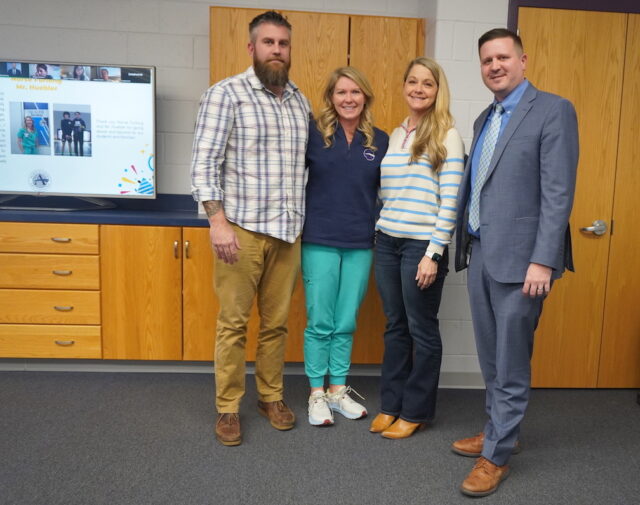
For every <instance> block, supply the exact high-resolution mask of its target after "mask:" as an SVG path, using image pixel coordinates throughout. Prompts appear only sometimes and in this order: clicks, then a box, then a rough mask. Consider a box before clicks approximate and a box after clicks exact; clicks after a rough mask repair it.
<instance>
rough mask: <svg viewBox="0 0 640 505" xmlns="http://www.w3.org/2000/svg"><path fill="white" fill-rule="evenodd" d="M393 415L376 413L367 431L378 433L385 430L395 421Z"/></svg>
mask: <svg viewBox="0 0 640 505" xmlns="http://www.w3.org/2000/svg"><path fill="white" fill-rule="evenodd" d="M395 420H396V418H395V416H390V415H388V414H383V413H380V414H378V415H377V416H376V417H375V418H374V419H373V421H371V426H370V427H369V431H370V432H371V433H380V432H381V431H384V430H386V429H387V428H388V427H389V426H391V425H392V424H393V421H395Z"/></svg>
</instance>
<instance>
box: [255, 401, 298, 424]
mask: <svg viewBox="0 0 640 505" xmlns="http://www.w3.org/2000/svg"><path fill="white" fill-rule="evenodd" d="M258 412H260V414H262V415H263V416H264V417H266V418H268V419H269V421H270V422H271V426H273V427H274V428H275V429H276V430H282V431H286V430H290V429H291V428H293V425H294V424H295V423H296V416H295V414H294V413H293V412H292V411H291V409H290V408H289V407H287V406H286V405H285V403H284V402H283V401H282V400H278V401H277V402H262V401H258Z"/></svg>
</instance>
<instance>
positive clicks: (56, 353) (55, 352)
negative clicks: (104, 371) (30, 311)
mask: <svg viewBox="0 0 640 505" xmlns="http://www.w3.org/2000/svg"><path fill="white" fill-rule="evenodd" d="M0 357H3V358H84V359H101V358H102V341H101V337H100V326H62V325H60V326H49V325H32V324H0Z"/></svg>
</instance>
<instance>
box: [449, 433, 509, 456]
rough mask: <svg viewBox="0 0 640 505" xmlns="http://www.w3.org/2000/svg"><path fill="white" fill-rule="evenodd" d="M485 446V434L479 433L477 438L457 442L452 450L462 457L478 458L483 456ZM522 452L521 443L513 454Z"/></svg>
mask: <svg viewBox="0 0 640 505" xmlns="http://www.w3.org/2000/svg"><path fill="white" fill-rule="evenodd" d="M483 446H484V433H478V434H477V435H476V436H475V437H470V438H463V439H461V440H456V441H455V442H454V443H453V444H451V450H452V451H453V452H455V453H456V454H459V455H460V456H467V457H469V458H478V457H480V456H481V455H482V447H483ZM519 452H520V442H516V445H515V446H514V448H513V450H512V451H511V454H518V453H519Z"/></svg>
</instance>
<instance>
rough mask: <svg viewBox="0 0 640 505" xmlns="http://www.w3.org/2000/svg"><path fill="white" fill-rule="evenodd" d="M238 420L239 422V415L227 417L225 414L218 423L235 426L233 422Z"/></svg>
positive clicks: (228, 415)
mask: <svg viewBox="0 0 640 505" xmlns="http://www.w3.org/2000/svg"><path fill="white" fill-rule="evenodd" d="M237 420H238V414H227V415H224V414H223V415H222V417H221V418H220V420H219V421H218V423H219V424H222V423H226V424H233V422H234V421H237Z"/></svg>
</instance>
